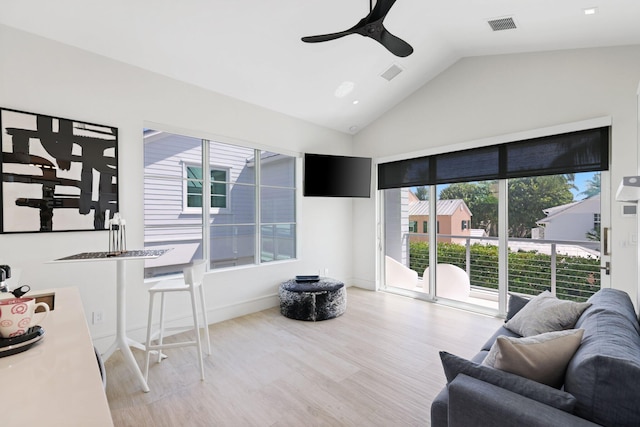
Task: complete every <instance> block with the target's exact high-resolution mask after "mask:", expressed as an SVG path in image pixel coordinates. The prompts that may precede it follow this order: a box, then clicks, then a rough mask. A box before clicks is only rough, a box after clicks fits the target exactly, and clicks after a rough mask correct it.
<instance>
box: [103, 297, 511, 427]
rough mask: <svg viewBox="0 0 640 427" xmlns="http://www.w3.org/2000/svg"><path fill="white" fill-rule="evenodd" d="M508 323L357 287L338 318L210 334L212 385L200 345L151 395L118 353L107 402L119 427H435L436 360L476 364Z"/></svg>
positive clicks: (262, 315) (273, 316) (152, 379)
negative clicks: (444, 354) (447, 357)
mask: <svg viewBox="0 0 640 427" xmlns="http://www.w3.org/2000/svg"><path fill="white" fill-rule="evenodd" d="M500 323H501V320H500V319H496V318H491V317H486V316H481V315H478V314H473V313H470V312H466V311H461V310H456V309H452V308H448V307H443V306H438V305H435V304H431V303H428V302H424V301H419V300H413V299H410V298H405V297H401V296H396V295H391V294H387V293H382V292H372V291H366V290H362V289H358V288H349V289H348V303H347V311H346V313H345V314H344V315H342V316H340V317H338V318H336V319H331V320H326V321H322V322H316V323H313V322H303V321H297V320H292V319H288V318H285V317H283V316H281V315H280V312H279V309H278V308H273V309H269V310H265V311H262V312H259V313H255V314H251V315H248V316H244V317H241V318H237V319H233V320H228V321H225V322H221V323H216V324H213V325H210V328H209V329H210V331H211V340H212V353H213V354H212V355H211V356H207V357H205V377H206V378H205V381H200V379H199V370H198V366H197V361H196V357H195V347H187V348H181V349H172V350H167V351H166V353H167V354H168V356H169V357H168V358H167V359H166V360H164V361H163V362H162V363H161V364H153V365H152V366H151V368H150V372H149V387H150V388H151V392H149V393H143V392H142V391H141V389H140V387H139V385H138V383H137V382H136V380H135V378H133V376H132V375H131V372H130V371H129V369H128V368H127V367H126V366H125V365H124V364H123V361H122V357H121V354H120V352H116V353H115V354H114V355H113V356H112V357H111V358H110V359H109V360H108V361H107V363H106V369H107V397H108V400H109V405H110V407H111V413H112V416H113V420H114V423H115V425H116V426H136V427H140V426H154V427H155V426H180V427H186V426H232V427H237V426H296V427H298V426H414V425H415V426H418V425H419V426H425V425H429V424H430V422H429V418H430V416H429V410H430V406H431V401H432V399H433V398H434V397H435V395H436V394H437V393H438V392H439V390H440V389H441V388H442V387H443V386H444V384H445V379H444V375H443V373H442V368H441V365H440V359H439V355H438V351H440V350H446V351H449V352H451V353H454V354H457V355H460V356H464V357H471V356H473V355H474V354H475V353H476V352H477V351H478V349H479V348H480V346H481V345H482V344H483V343H484V342H485V341H486V339H488V338H489V336H490V335H491V334H492V333H493V332H494V331H495V329H497V327H498V326H499V325H500ZM134 354H135V356H136V359H137V360H138V362H139V364H140V366H142V361H143V353H142V352H139V351H136V350H134Z"/></svg>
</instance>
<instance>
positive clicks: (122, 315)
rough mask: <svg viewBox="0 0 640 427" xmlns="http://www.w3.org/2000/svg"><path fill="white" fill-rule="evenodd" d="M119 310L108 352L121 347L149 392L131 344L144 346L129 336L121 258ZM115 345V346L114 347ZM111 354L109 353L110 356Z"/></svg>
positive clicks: (124, 274)
mask: <svg viewBox="0 0 640 427" xmlns="http://www.w3.org/2000/svg"><path fill="white" fill-rule="evenodd" d="M116 268H117V275H118V278H117V310H118V315H117V318H116V342H114V343H113V344H112V345H111V347H110V348H109V350H107V353H109V351H111V353H113V352H114V351H115V349H118V348H119V349H120V351H122V355H123V356H124V360H125V362H126V363H128V364H129V367H130V368H131V369H132V370H133V372H134V374H135V375H136V376H137V377H138V382H140V385H141V386H142V390H143V391H144V392H145V393H147V392H149V386H148V385H147V382H146V381H145V380H144V377H143V376H142V371H140V367H139V366H138V363H136V359H135V358H134V357H133V353H131V349H130V348H129V347H130V346H132V347H135V348H139V349H141V350H144V346H143V345H142V344H140V343H138V342H136V341H134V340H132V339H130V338H128V337H127V328H126V325H127V322H126V311H127V298H126V292H125V291H126V288H125V286H126V285H125V281H126V280H125V278H126V268H125V261H124V260H121V259H119V260H118V261H117V266H116ZM114 347H115V348H114ZM110 355H111V354H109V356H110Z"/></svg>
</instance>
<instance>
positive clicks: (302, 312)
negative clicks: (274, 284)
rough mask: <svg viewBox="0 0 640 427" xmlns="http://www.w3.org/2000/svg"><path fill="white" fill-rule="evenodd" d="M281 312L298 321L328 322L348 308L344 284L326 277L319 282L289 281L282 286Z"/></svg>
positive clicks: (280, 292) (280, 291)
mask: <svg viewBox="0 0 640 427" xmlns="http://www.w3.org/2000/svg"><path fill="white" fill-rule="evenodd" d="M279 294H280V312H281V313H282V315H283V316H286V317H289V318H291V319H296V320H312V321H316V320H326V319H333V318H334V317H338V316H340V315H341V314H342V313H344V311H345V310H346V308H347V293H346V291H345V287H344V283H342V282H339V281H337V280H333V279H329V278H326V277H323V278H320V280H318V281H317V282H298V281H296V279H291V280H287V281H286V282H284V283H282V284H281V285H280V290H279Z"/></svg>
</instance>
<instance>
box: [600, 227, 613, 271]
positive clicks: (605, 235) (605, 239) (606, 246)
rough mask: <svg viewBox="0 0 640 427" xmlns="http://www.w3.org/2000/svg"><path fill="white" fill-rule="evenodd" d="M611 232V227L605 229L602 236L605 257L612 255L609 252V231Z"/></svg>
mask: <svg viewBox="0 0 640 427" xmlns="http://www.w3.org/2000/svg"><path fill="white" fill-rule="evenodd" d="M610 230H611V229H610V228H609V227H604V233H603V235H602V239H603V242H602V245H603V247H602V252H603V255H611V252H609V231H610ZM607 274H609V273H607Z"/></svg>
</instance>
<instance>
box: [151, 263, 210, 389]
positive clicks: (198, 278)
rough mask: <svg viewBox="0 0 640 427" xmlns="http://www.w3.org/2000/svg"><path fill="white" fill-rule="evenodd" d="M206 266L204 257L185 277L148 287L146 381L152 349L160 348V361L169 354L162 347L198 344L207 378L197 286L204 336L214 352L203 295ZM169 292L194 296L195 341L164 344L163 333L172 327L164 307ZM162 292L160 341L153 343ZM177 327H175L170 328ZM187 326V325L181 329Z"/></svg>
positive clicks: (157, 349)
mask: <svg viewBox="0 0 640 427" xmlns="http://www.w3.org/2000/svg"><path fill="white" fill-rule="evenodd" d="M205 268H206V262H205V261H204V260H200V261H195V262H194V263H193V264H192V265H191V266H189V267H186V268H185V269H184V270H183V275H184V280H179V279H174V280H163V281H160V282H158V283H156V284H155V285H153V286H152V287H151V288H149V320H148V323H147V341H146V343H145V348H146V352H145V356H146V357H145V364H144V379H145V381H146V380H147V378H148V376H149V358H150V356H151V352H154V351H157V353H158V363H160V361H161V360H162V358H163V357H166V356H164V355H163V354H162V349H165V348H176V347H185V346H192V345H193V346H196V347H197V349H198V362H199V363H200V379H202V380H204V364H203V362H202V344H201V341H200V325H199V322H198V312H197V311H198V310H197V308H196V299H198V297H197V296H196V288H198V289H199V293H200V297H199V298H200V303H201V306H202V320H203V322H204V323H203V325H202V327H203V329H204V336H205V340H206V348H207V354H208V355H210V354H211V342H210V340H209V323H208V322H207V307H206V303H205V298H204V286H202V282H203V280H204V273H205ZM168 292H189V295H190V297H191V312H192V316H193V330H194V333H195V336H196V338H195V340H193V341H182V342H177V343H169V344H165V343H163V338H164V332H165V330H169V328H167V329H165V328H164V307H165V300H164V297H165V295H166V294H167V293H168ZM158 293H159V294H160V327H159V329H158V331H156V333H155V334H157V335H158V339H157V344H151V341H152V322H153V301H154V299H155V296H156V294H158ZM171 329H176V328H171ZM178 329H184V328H178Z"/></svg>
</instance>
